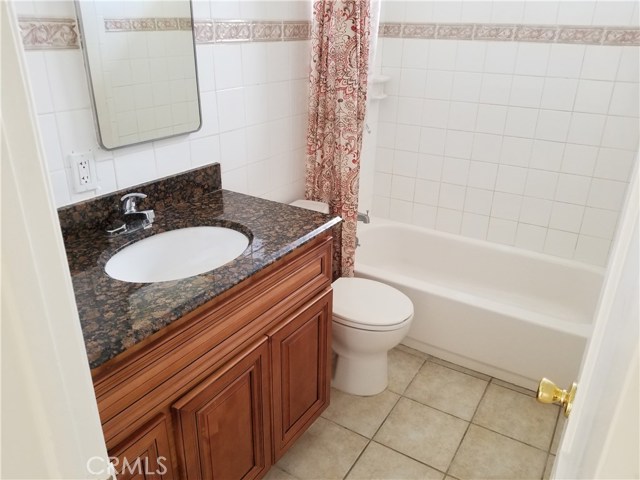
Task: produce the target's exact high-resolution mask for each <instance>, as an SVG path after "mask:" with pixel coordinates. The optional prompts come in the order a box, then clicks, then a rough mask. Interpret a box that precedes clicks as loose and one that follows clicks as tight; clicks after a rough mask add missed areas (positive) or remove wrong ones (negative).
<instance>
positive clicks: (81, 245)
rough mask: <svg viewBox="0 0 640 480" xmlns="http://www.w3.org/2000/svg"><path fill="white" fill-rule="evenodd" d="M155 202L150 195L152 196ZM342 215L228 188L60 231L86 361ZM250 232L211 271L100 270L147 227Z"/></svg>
mask: <svg viewBox="0 0 640 480" xmlns="http://www.w3.org/2000/svg"><path fill="white" fill-rule="evenodd" d="M149 206H150V207H151V208H153V202H150V203H149ZM339 222H340V219H339V217H332V216H330V215H325V214H322V213H318V212H313V211H311V210H305V209H302V208H298V207H292V206H289V205H285V204H282V203H277V202H273V201H269V200H264V199H260V198H256V197H251V196H248V195H243V194H240V193H235V192H231V191H227V190H215V191H212V192H209V193H204V194H202V195H200V196H198V198H197V199H195V200H192V201H182V202H180V203H179V204H177V205H175V206H165V208H163V209H161V210H156V220H155V222H154V224H153V227H152V228H151V229H148V230H142V231H139V232H135V233H133V234H130V235H124V236H119V237H114V238H109V237H107V236H106V235H105V232H104V229H103V228H97V227H96V228H83V229H75V230H72V231H64V229H63V232H64V239H65V247H66V250H67V257H68V260H69V268H70V270H71V277H72V281H73V288H74V291H75V296H76V303H77V306H78V312H79V314H80V323H81V326H82V333H83V335H84V340H85V344H86V348H87V355H88V357H89V363H90V366H91V368H96V367H98V366H100V365H102V364H103V363H105V362H106V361H108V360H110V359H112V358H114V357H115V356H117V355H118V354H120V353H122V352H124V351H125V350H126V349H127V348H129V347H131V346H133V345H135V344H137V343H139V342H141V341H142V340H144V339H146V338H148V337H149V336H151V335H153V334H154V333H156V332H158V331H159V330H161V329H162V328H164V327H166V326H167V325H169V324H170V323H171V322H173V321H175V320H177V319H179V318H180V317H182V316H183V315H185V314H187V313H188V312H190V311H192V310H194V309H195V308H197V307H199V306H201V305H203V304H205V303H206V302H208V301H209V300H211V299H213V298H214V297H216V296H217V295H219V294H221V293H222V292H225V291H227V290H229V289H230V288H232V287H233V286H234V285H237V284H238V283H240V282H242V281H243V280H245V279H247V278H249V277H250V276H251V275H253V274H255V273H257V272H258V271H260V270H262V269H263V268H265V267H267V266H268V265H270V264H272V263H273V262H275V261H277V260H278V259H280V258H282V257H283V256H284V255H286V254H287V253H289V252H291V251H293V250H295V249H296V248H297V247H299V246H301V245H303V244H305V243H307V242H308V241H310V240H311V239H313V238H314V237H316V236H318V235H319V234H321V233H322V232H324V231H326V230H328V229H331V228H332V227H333V226H334V225H337V224H338V223H339ZM203 225H210V226H227V227H231V228H234V229H237V230H240V231H243V233H245V234H246V233H248V232H250V235H249V236H250V237H251V243H250V245H249V247H247V249H246V250H245V252H244V253H243V254H242V255H240V256H239V257H238V258H236V259H235V260H233V261H231V262H229V263H228V264H226V265H223V266H222V267H220V268H217V269H215V270H213V271H211V272H208V273H204V274H201V275H196V276H193V277H189V278H185V279H182V280H175V281H169V282H159V283H144V284H140V283H127V282H122V281H119V280H115V279H113V278H111V277H109V276H108V275H107V274H106V273H105V272H104V265H105V263H106V262H107V260H109V258H110V257H111V256H112V255H113V254H114V253H116V252H117V251H118V250H120V249H122V248H124V247H125V246H127V245H129V244H131V243H133V242H136V241H138V240H140V239H142V238H145V237H147V236H150V235H154V234H157V233H161V232H163V231H167V230H173V229H177V228H185V227H192V226H203Z"/></svg>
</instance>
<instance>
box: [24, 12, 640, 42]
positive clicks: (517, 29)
mask: <svg viewBox="0 0 640 480" xmlns="http://www.w3.org/2000/svg"><path fill="white" fill-rule="evenodd" d="M18 21H19V25H20V32H21V34H22V42H23V44H24V48H25V49H27V50H38V49H42V50H44V49H60V48H79V38H78V27H77V23H76V19H74V18H39V17H38V18H36V17H34V18H30V17H20V18H19V19H18ZM104 25H105V29H106V30H107V31H108V32H132V31H166V30H190V29H191V19H189V18H136V19H133V18H117V19H113V18H112V19H105V21H104ZM193 29H194V36H195V41H196V43H198V44H204V43H227V42H278V41H291V40H308V39H309V38H311V22H308V21H258V20H215V19H202V20H201V19H198V20H195V21H194V22H193ZM379 35H380V36H381V37H387V38H421V39H446V40H485V41H507V42H541V43H573V44H583V45H618V46H640V29H639V28H623V27H607V26H589V27H586V26H570V25H505V24H475V23H381V24H380V28H379Z"/></svg>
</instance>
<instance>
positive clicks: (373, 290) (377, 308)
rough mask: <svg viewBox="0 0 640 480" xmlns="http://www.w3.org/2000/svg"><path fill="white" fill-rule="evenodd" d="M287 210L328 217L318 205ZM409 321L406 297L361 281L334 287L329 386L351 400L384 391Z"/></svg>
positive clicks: (301, 204)
mask: <svg viewBox="0 0 640 480" xmlns="http://www.w3.org/2000/svg"><path fill="white" fill-rule="evenodd" d="M291 205H295V206H298V207H302V208H308V209H310V210H316V211H322V212H323V213H328V211H329V209H328V205H326V204H324V203H321V202H310V201H308V200H297V201H295V202H293V203H292V204H291ZM412 320H413V303H412V302H411V300H410V299H409V297H407V296H406V295H405V294H404V293H402V292H400V291H399V290H396V289H395V288H393V287H391V286H389V285H386V284H384V283H380V282H376V281H374V280H368V279H365V278H339V279H338V280H336V281H335V282H333V325H332V326H333V345H332V346H333V351H334V352H335V353H336V363H335V369H334V373H333V379H332V381H331V385H332V386H333V387H334V388H337V389H338V390H342V391H343V392H346V393H350V394H352V395H363V396H367V395H376V394H378V393H380V392H382V391H383V390H384V389H385V388H387V385H388V374H387V352H388V351H389V350H391V349H392V348H393V347H395V346H396V345H398V344H399V343H400V342H401V341H402V339H403V338H404V337H405V335H406V334H407V332H408V331H409V327H410V326H411V321H412Z"/></svg>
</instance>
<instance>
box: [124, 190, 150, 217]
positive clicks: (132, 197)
mask: <svg viewBox="0 0 640 480" xmlns="http://www.w3.org/2000/svg"><path fill="white" fill-rule="evenodd" d="M144 198H147V196H146V195H145V194H144V193H127V194H126V195H123V196H122V197H121V198H120V201H121V202H122V211H123V212H124V213H135V212H137V211H138V209H137V201H138V199H140V200H142V199H144Z"/></svg>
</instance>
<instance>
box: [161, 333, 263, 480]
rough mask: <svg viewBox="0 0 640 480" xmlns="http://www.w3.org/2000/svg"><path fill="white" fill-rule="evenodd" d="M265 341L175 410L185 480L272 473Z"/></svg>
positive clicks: (223, 478)
mask: <svg viewBox="0 0 640 480" xmlns="http://www.w3.org/2000/svg"><path fill="white" fill-rule="evenodd" d="M267 340H268V339H267V337H263V338H262V339H261V340H260V341H259V343H257V344H256V345H252V346H251V347H249V348H248V349H247V350H246V351H244V352H243V353H241V354H240V355H238V356H237V357H236V358H234V359H233V360H232V361H231V362H229V364H227V365H225V367H223V368H221V369H220V370H219V371H218V372H216V373H214V374H213V375H211V377H209V378H207V379H206V380H204V381H203V382H201V383H200V384H199V385H198V386H197V387H196V388H193V389H192V390H191V391H189V393H187V394H186V395H185V396H184V397H182V398H181V399H180V400H178V402H176V403H175V404H173V406H172V409H173V410H174V413H175V417H176V432H177V435H178V450H179V456H180V458H182V459H183V461H182V469H183V472H182V473H183V476H184V477H185V478H188V479H212V480H226V479H233V478H243V479H252V478H259V477H260V476H262V475H264V473H266V471H267V470H268V469H269V466H270V465H271V442H270V439H271V428H270V426H271V410H270V401H269V391H270V389H269V345H268V342H267Z"/></svg>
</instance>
